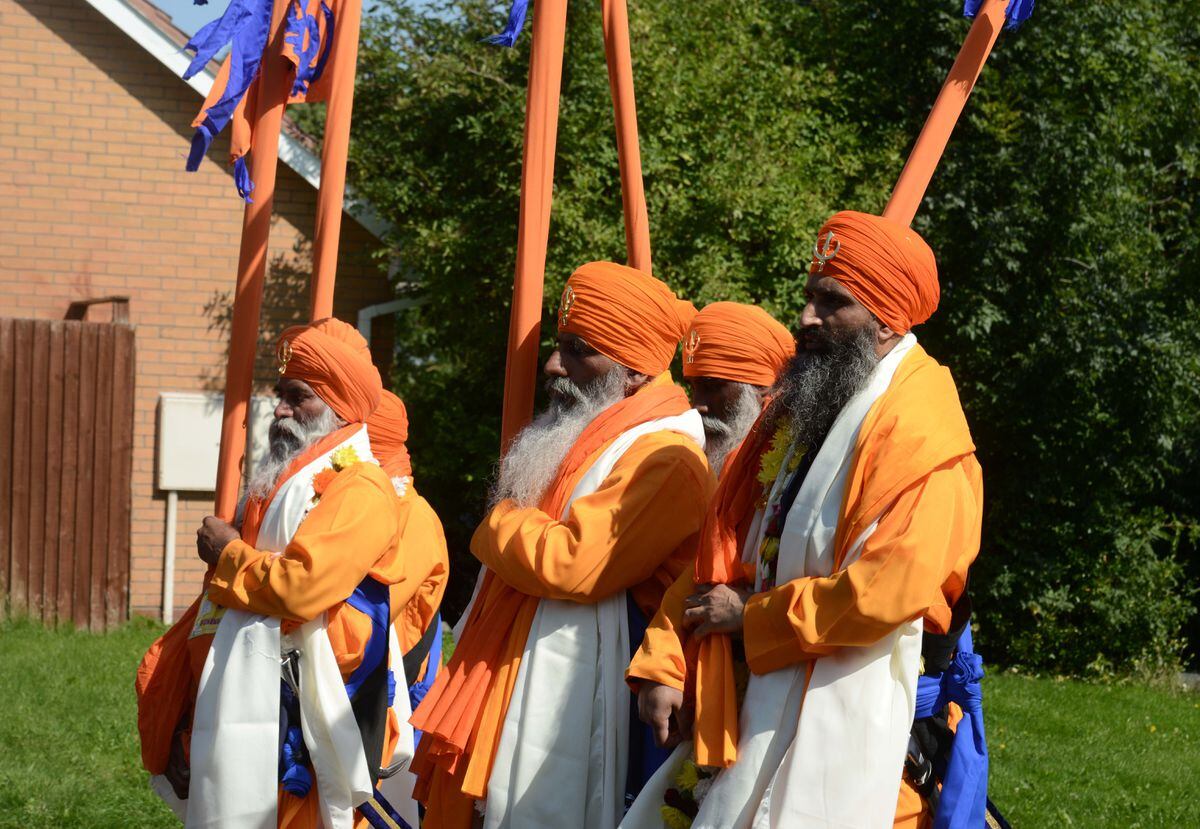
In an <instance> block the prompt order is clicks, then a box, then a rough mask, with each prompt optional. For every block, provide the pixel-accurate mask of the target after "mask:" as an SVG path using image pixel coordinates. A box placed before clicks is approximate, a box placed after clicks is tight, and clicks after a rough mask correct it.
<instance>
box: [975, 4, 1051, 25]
mask: <svg viewBox="0 0 1200 829" xmlns="http://www.w3.org/2000/svg"><path fill="white" fill-rule="evenodd" d="M1033 3H1034V0H1008V8H1006V9H1005V10H1004V28H1006V29H1015V28H1017V27H1018V26H1020V25H1021V24H1022V23H1024V22H1025V21H1026V20H1028V19H1029V15H1031V14H1033ZM982 5H983V0H965V2H964V3H963V17H974V16H975V15H977V14H979V7H980V6H982Z"/></svg>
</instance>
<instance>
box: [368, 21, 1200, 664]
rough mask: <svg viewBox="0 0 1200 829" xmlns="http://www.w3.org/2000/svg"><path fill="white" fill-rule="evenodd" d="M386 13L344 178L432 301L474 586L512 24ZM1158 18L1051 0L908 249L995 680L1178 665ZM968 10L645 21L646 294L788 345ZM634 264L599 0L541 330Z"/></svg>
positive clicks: (492, 394)
mask: <svg viewBox="0 0 1200 829" xmlns="http://www.w3.org/2000/svg"><path fill="white" fill-rule="evenodd" d="M376 5H377V6H378V8H377V9H376V12H375V14H373V15H371V16H369V17H368V24H367V28H366V31H365V32H364V38H363V44H362V48H361V53H360V78H359V85H358V90H357V96H356V110H355V123H354V138H355V140H354V144H353V145H352V153H351V161H352V172H351V175H352V178H353V181H354V183H355V186H356V188H357V191H358V192H359V193H360V194H361V195H362V196H363V197H365V198H366V199H368V200H369V201H370V202H371V204H372V205H373V206H374V208H375V209H376V210H378V211H379V212H380V213H381V214H382V215H383V216H384V217H385V218H387V219H388V220H389V221H390V222H391V223H392V226H393V228H394V230H393V233H392V236H391V238H390V239H389V240H388V242H389V251H388V254H389V255H390V256H393V257H395V259H396V261H398V262H400V263H401V265H400V267H399V269H398V270H397V271H396V282H397V292H398V294H400V295H407V294H415V293H419V294H420V295H421V296H423V297H424V298H425V300H426V302H425V304H424V305H422V306H421V307H420V308H418V309H415V310H413V311H409V312H405V313H404V314H403V315H402V316H401V317H400V318H399V325H398V326H397V331H398V348H399V353H400V354H401V356H402V360H401V363H400V365H399V367H398V369H397V375H396V378H395V380H396V382H397V386H398V391H399V392H400V393H401V394H402V395H403V396H404V397H405V399H406V400H407V402H408V404H409V409H410V412H411V415H412V421H413V423H412V438H411V443H412V446H413V454H414V457H415V461H416V469H417V475H418V480H419V484H420V486H421V488H422V490H423V491H424V492H425V493H426V494H427V495H428V496H429V497H430V499H431V500H432V502H433V503H434V505H435V506H436V507H437V508H438V510H439V513H440V514H441V515H442V517H443V520H444V521H445V522H446V524H447V529H448V532H449V535H450V537H451V540H452V546H453V548H454V555H455V564H456V565H458V572H459V573H460V574H466V573H470V572H472V568H471V566H470V562H471V559H470V556H469V553H467V551H466V545H467V541H468V539H469V534H470V532H471V530H472V528H473V526H474V524H475V523H476V522H477V521H478V519H479V517H480V515H481V512H482V505H483V503H484V499H485V490H486V483H487V480H488V478H489V477H490V474H491V470H492V467H493V465H494V463H495V456H496V451H497V445H498V428H499V411H500V400H501V392H502V389H501V381H502V377H503V369H504V346H505V340H506V331H507V320H508V303H509V299H510V297H511V285H512V273H513V264H514V260H515V243H516V223H517V206H518V201H519V191H520V166H521V145H522V131H523V120H524V107H525V81H526V74H527V70H528V60H529V35H528V33H526V34H525V36H523V37H522V39H521V40H520V42H519V43H518V46H517V48H515V49H512V50H503V49H496V48H494V47H489V46H487V45H485V44H482V43H480V42H479V40H480V38H482V37H484V36H485V35H487V34H490V33H493V32H494V31H496V30H497V29H498V28H499V27H500V26H501V25H502V22H503V11H502V10H501V9H499V8H498V7H496V6H494V5H493V4H491V3H485V2H482V0H448V2H446V4H445V5H441V6H434V7H430V6H426V5H422V6H421V7H420V8H417V7H414V6H413V5H410V4H407V3H405V2H403V1H402V0H385V2H381V3H377V4H376ZM1172 5H1173V8H1171V9H1168V8H1166V4H1162V3H1159V2H1156V0H1121V2H1118V0H1088V1H1086V2H1085V0H1062V1H1061V2H1056V3H1043V4H1040V5H1039V7H1038V9H1037V13H1036V14H1035V16H1034V18H1033V19H1032V20H1031V21H1030V22H1029V23H1028V24H1027V26H1026V27H1025V28H1024V29H1023V30H1021V31H1020V32H1017V33H1015V34H1014V33H1005V34H1004V35H1002V37H1001V40H1000V42H999V44H998V46H997V50H996V53H995V55H994V56H993V58H992V60H991V62H990V63H989V65H988V67H987V68H986V70H985V72H984V75H983V77H982V79H981V82H980V84H979V86H978V87H977V89H976V91H975V94H974V96H973V98H972V100H971V102H970V104H969V106H968V110H967V115H966V116H965V117H964V120H963V122H962V123H961V124H960V126H959V128H958V130H957V132H956V134H955V136H954V138H953V140H952V142H951V146H950V149H949V151H948V152H947V155H946V157H945V160H944V161H943V163H942V166H941V168H940V170H939V172H938V174H937V176H936V177H935V179H934V181H933V184H932V186H931V187H930V191H929V194H928V196H927V198H926V200H925V202H924V204H923V205H922V209H921V212H920V214H919V215H918V218H917V221H916V227H917V228H918V229H919V230H920V231H921V232H922V234H924V235H925V237H926V238H927V239H928V240H929V242H930V244H931V245H932V246H933V248H934V250H935V251H937V253H938V257H939V267H940V272H941V282H942V304H941V309H940V311H939V313H938V315H937V316H936V317H935V318H934V320H933V321H931V322H930V323H929V324H928V325H927V326H925V327H923V328H922V329H920V330H919V331H918V334H919V336H920V337H921V338H922V340H923V341H924V342H925V343H926V345H927V347H928V348H929V350H930V351H931V353H933V354H934V355H935V356H936V357H938V358H939V359H940V360H941V361H942V362H944V363H946V364H947V365H949V366H950V368H951V369H952V370H953V371H954V373H955V376H956V378H957V380H958V382H959V386H960V391H961V395H962V398H963V402H964V405H965V407H966V409H967V414H968V418H969V419H970V422H971V424H972V428H973V432H974V434H975V438H976V443H977V444H978V447H979V454H980V459H981V462H982V463H983V466H984V473H985V482H986V487H987V504H988V507H987V512H986V516H985V527H984V535H983V551H982V554H981V558H980V561H979V564H978V566H977V568H976V572H975V574H974V576H973V583H972V590H973V592H974V593H975V594H976V596H977V604H978V607H979V618H980V624H981V638H982V639H983V641H984V646H985V647H986V648H987V650H988V653H989V656H990V657H991V658H993V659H997V660H1001V661H1004V662H1009V663H1021V664H1028V665H1033V666H1038V667H1046V668H1054V669H1057V670H1062V671H1070V672H1086V671H1089V670H1091V671H1098V670H1103V671H1108V670H1117V671H1129V670H1135V669H1136V670H1155V669H1159V668H1165V667H1170V666H1171V665H1173V664H1175V663H1176V661H1177V660H1178V658H1179V656H1180V653H1181V648H1182V642H1183V633H1182V631H1183V629H1184V625H1185V623H1186V619H1187V616H1188V613H1189V610H1190V608H1191V607H1192V596H1191V594H1190V593H1189V589H1190V588H1188V586H1187V585H1188V583H1189V581H1191V580H1193V579H1194V576H1195V575H1196V574H1197V573H1196V570H1195V569H1193V570H1192V576H1191V577H1190V578H1189V577H1186V575H1185V566H1187V565H1185V560H1186V558H1187V555H1186V554H1187V553H1188V552H1189V551H1191V550H1194V547H1195V539H1196V531H1195V530H1196V526H1197V523H1198V514H1200V497H1197V496H1200V492H1197V489H1198V487H1197V484H1196V480H1197V474H1200V462H1198V445H1200V441H1198V437H1200V436H1198V427H1197V422H1196V418H1195V413H1196V411H1197V404H1198V403H1200V400H1198V397H1200V391H1198V390H1200V363H1198V356H1197V355H1200V335H1198V334H1197V328H1196V325H1195V320H1196V311H1197V303H1198V301H1200V287H1198V285H1200V282H1198V280H1197V276H1198V275H1200V274H1197V270H1198V264H1197V263H1198V261H1200V260H1198V257H1197V253H1198V251H1197V246H1198V245H1200V234H1198V233H1197V231H1198V228H1197V221H1198V214H1197V209H1196V207H1197V205H1196V199H1197V164H1198V161H1200V147H1198V137H1197V128H1196V115H1197V101H1198V100H1200V67H1198V66H1197V63H1196V59H1195V55H1196V54H1197V53H1200V49H1198V47H1200V42H1198V41H1200V33H1198V32H1200V30H1198V29H1197V27H1196V26H1195V25H1194V21H1195V20H1196V19H1197V15H1198V14H1200V0H1185V2H1179V3H1176V4H1172ZM1183 7H1186V8H1183ZM960 11H961V6H959V5H956V4H955V3H954V2H952V0H944V2H941V3H936V4H935V3H930V2H928V0H897V2H893V3H878V2H874V1H872V0H813V1H812V2H786V1H785V0H742V2H739V3H732V4H731V3H724V2H718V1H717V0H693V2H689V3H677V2H668V1H667V0H636V2H633V3H631V5H630V25H631V37H632V42H633V49H634V74H635V80H636V84H637V103H638V117H639V128H640V132H641V141H642V144H641V147H642V160H643V169H644V174H645V182H646V192H647V200H648V203H649V210H650V227H651V240H652V243H653V250H654V262H655V272H656V274H657V275H658V276H660V277H661V278H663V279H665V280H667V281H668V282H669V283H670V284H671V285H672V286H673V287H674V288H676V290H678V291H680V292H682V293H683V294H684V295H686V296H687V297H689V298H690V299H692V300H693V301H695V302H696V304H697V305H701V304H702V303H705V302H708V301H712V300H716V299H733V300H741V301H751V302H759V303H761V304H763V305H764V306H765V307H766V308H767V309H768V310H770V311H771V312H773V313H775V314H776V315H777V316H778V317H779V319H780V320H782V321H784V322H785V323H786V324H789V325H791V324H794V322H795V320H796V319H797V317H798V314H799V310H800V307H801V305H802V297H801V292H800V289H801V287H802V283H803V278H802V275H803V273H804V272H805V270H806V267H807V264H808V261H809V256H810V251H811V246H812V239H813V237H814V234H815V231H816V229H817V227H818V226H819V225H820V223H821V221H822V220H823V219H824V218H826V217H827V216H828V215H829V214H830V213H832V212H833V211H834V210H837V209H841V208H853V209H859V210H866V211H873V212H878V211H879V210H881V209H882V207H883V205H884V204H885V202H886V199H887V195H888V193H889V191H890V188H891V185H892V184H893V183H894V181H895V179H896V176H897V175H898V173H899V171H900V168H901V167H902V165H903V161H904V158H905V154H906V153H907V150H908V148H909V146H910V145H911V142H912V140H913V139H914V137H915V136H916V134H917V132H918V131H919V129H920V126H921V123H922V122H923V120H924V118H925V115H926V114H927V112H928V108H929V106H930V105H931V104H932V101H933V99H934V96H935V95H936V93H937V90H938V88H939V87H940V85H941V82H942V80H943V79H944V77H945V73H946V71H947V69H948V67H949V66H950V63H951V61H952V60H953V57H954V54H955V53H956V51H957V49H958V46H959V44H960V43H961V41H962V38H963V36H964V34H965V32H966V28H967V26H968V25H969V24H968V23H967V22H966V21H964V20H963V19H962V18H961V16H960ZM623 246H624V231H623V228H622V223H621V200H620V187H619V180H618V175H617V158H616V148H615V143H614V138H613V125H612V105H611V101H610V98H609V88H608V80H607V76H606V72H605V67H604V58H603V48H602V41H601V36H600V26H599V4H595V3H588V4H585V3H574V4H571V6H570V7H569V21H568V32H567V41H566V53H565V56H564V68H563V88H562V106H561V115H560V122H559V132H558V156H557V161H556V167H555V190H554V213H553V218H552V221H551V231H550V244H549V253H548V258H547V267H546V291H545V295H546V298H547V302H546V309H547V312H549V311H550V310H551V309H552V307H553V306H554V304H555V300H556V299H557V296H558V293H559V291H560V290H561V286H562V284H563V282H564V281H565V279H566V277H567V276H568V275H569V274H570V272H571V270H572V269H573V268H574V267H576V266H577V265H579V264H581V263H583V262H585V261H589V260H592V259H605V258H608V259H616V260H618V261H621V260H623V257H624V250H623ZM548 318H549V317H548V316H547V319H548ZM551 330H552V329H551V328H550V326H549V325H547V326H544V328H543V332H544V333H548V332H550V331H551ZM1191 566H1192V567H1193V568H1194V567H1195V565H1194V564H1193V565H1191ZM464 583H465V584H469V579H466V578H461V577H460V578H459V587H460V591H461V585H462V584H464ZM459 595H461V592H460V594H459Z"/></svg>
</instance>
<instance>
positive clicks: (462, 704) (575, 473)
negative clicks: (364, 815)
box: [411, 373, 690, 801]
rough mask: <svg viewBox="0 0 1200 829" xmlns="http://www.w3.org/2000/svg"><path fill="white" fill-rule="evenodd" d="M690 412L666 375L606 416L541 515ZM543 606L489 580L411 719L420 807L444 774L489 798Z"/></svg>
mask: <svg viewBox="0 0 1200 829" xmlns="http://www.w3.org/2000/svg"><path fill="white" fill-rule="evenodd" d="M689 407H690V404H689V403H688V400H687V396H686V395H685V394H684V393H683V390H682V389H680V388H679V387H678V386H676V385H674V384H673V383H672V382H671V377H670V375H669V374H667V373H663V374H661V375H659V376H658V377H656V378H655V379H654V380H653V381H652V382H651V383H649V384H648V385H647V386H645V387H644V388H642V389H641V390H640V391H638V392H637V393H635V394H633V395H632V396H630V397H627V398H625V399H624V400H622V401H621V402H619V403H616V404H614V405H613V406H610V407H609V408H608V409H606V410H604V412H602V413H601V414H600V415H599V416H597V417H596V419H595V420H593V421H592V422H591V423H590V424H589V425H588V427H587V428H586V429H584V431H583V434H582V435H580V437H579V439H578V440H577V441H576V442H575V444H574V445H573V446H572V447H571V450H570V452H568V453H567V456H566V457H565V458H564V459H563V461H562V463H561V464H560V465H559V468H558V472H557V474H556V475H555V478H554V481H553V482H552V483H551V485H550V487H549V488H548V489H547V491H546V493H545V494H544V495H543V496H542V500H541V503H540V504H539V508H540V509H541V510H542V511H543V512H545V513H546V514H547V515H550V516H553V517H554V518H556V519H557V518H558V517H559V516H561V515H562V512H563V509H564V508H565V507H566V505H567V502H568V499H569V498H570V497H571V493H572V492H573V491H574V489H575V487H576V485H577V484H578V482H579V480H580V479H581V478H582V477H583V475H584V474H585V473H586V472H587V470H588V468H589V466H590V465H591V462H592V461H593V460H594V456H595V455H596V453H598V452H599V451H601V450H602V449H603V448H604V447H605V446H607V445H608V444H609V443H611V442H612V441H613V440H615V439H616V438H617V437H619V436H620V435H621V434H622V433H624V432H626V431H628V430H629V429H632V428H633V427H635V426H638V425H640V424H642V423H646V422H648V421H651V420H657V419H659V418H662V417H670V416H673V415H679V414H682V413H683V412H685V411H687V410H688V408H689ZM539 601H540V600H539V599H538V598H537V597H535V596H529V595H526V594H524V593H521V592H519V591H517V590H514V589H513V588H511V587H509V586H508V585H507V584H505V583H504V582H503V581H501V580H500V579H499V578H496V576H495V574H493V573H491V572H488V573H487V574H486V575H485V576H484V581H483V584H482V585H481V587H480V590H479V595H478V596H477V597H476V601H475V604H474V607H473V608H472V610H471V615H470V617H469V618H468V619H467V625H466V628H465V630H464V634H463V638H462V641H461V642H460V643H459V644H458V647H457V648H456V650H455V651H454V656H453V658H452V659H451V660H450V663H449V664H448V665H447V666H446V669H445V670H443V671H441V672H440V673H439V674H438V677H437V680H436V681H435V683H434V686H433V688H432V689H430V691H429V694H428V696H426V697H425V700H424V702H422V703H421V705H420V706H419V707H418V708H417V710H416V712H414V714H413V718H412V724H413V726H414V727H415V728H418V729H420V730H421V731H423V732H424V736H423V737H422V738H421V743H420V745H419V746H418V747H417V755H416V757H414V758H413V761H412V766H411V768H412V771H413V773H414V774H416V775H417V777H418V781H417V786H416V791H415V795H416V797H417V799H418V800H422V801H427V800H428V799H429V795H430V790H431V787H432V785H433V782H434V778H435V776H436V775H437V773H438V771H439V770H440V771H442V772H444V773H446V774H448V775H451V776H453V777H455V779H456V780H457V779H458V777H459V776H461V779H462V784H461V791H462V793H463V794H464V795H466V796H469V797H472V798H476V799H481V798H483V797H485V795H486V792H487V782H488V779H489V778H490V777H491V771H492V763H493V761H494V759H495V754H496V747H497V745H498V743H499V739H500V729H501V726H502V725H503V723H504V717H505V713H506V712H507V710H508V703H509V700H510V698H511V696H512V690H513V684H514V683H515V681H516V677H517V668H518V667H519V666H520V662H521V654H522V652H523V650H524V647H525V641H526V639H527V638H528V637H529V630H530V627H531V626H532V624H533V618H534V614H535V613H536V612H537V607H538V602H539Z"/></svg>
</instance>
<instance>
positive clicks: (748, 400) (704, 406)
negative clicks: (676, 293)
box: [683, 302, 796, 475]
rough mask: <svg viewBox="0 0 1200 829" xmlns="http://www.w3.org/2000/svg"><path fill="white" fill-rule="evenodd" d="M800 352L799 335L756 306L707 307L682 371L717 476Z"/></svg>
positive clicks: (691, 335) (689, 340) (690, 337)
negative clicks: (794, 356)
mask: <svg viewBox="0 0 1200 829" xmlns="http://www.w3.org/2000/svg"><path fill="white" fill-rule="evenodd" d="M795 353H796V340H795V339H794V338H793V337H792V335H791V333H790V332H789V331H788V330H787V329H786V328H784V327H783V326H782V325H780V324H779V323H778V322H777V321H776V320H775V319H774V318H773V317H772V316H771V315H770V314H768V313H767V312H766V311H764V310H763V309H762V308H759V307H758V306H757V305H743V304H741V303H738V302H714V303H711V304H709V305H706V306H704V309H703V310H701V311H700V313H698V314H696V318H695V319H694V320H692V327H691V329H690V330H689V331H688V334H687V337H686V338H685V339H684V341H683V376H684V378H685V379H686V380H687V383H688V386H689V387H690V388H691V392H692V406H694V407H695V409H696V411H698V412H699V413H700V418H701V420H702V421H703V422H704V440H705V443H704V453H705V454H706V455H708V465H709V468H711V469H712V471H713V474H714V475H720V474H721V468H722V467H723V466H724V465H725V461H726V459H727V458H728V457H729V454H730V452H732V451H733V450H734V449H735V448H736V447H737V446H738V445H739V444H741V442H742V438H744V437H746V433H747V432H749V431H750V427H751V426H753V425H754V421H756V420H758V416H759V415H760V414H761V413H762V405H763V399H764V397H765V396H766V394H767V392H768V390H769V389H770V387H771V386H773V385H775V381H776V379H778V377H779V373H780V372H781V371H783V368H784V366H786V365H787V362H788V360H790V359H791V358H792V355H793V354H795Z"/></svg>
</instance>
